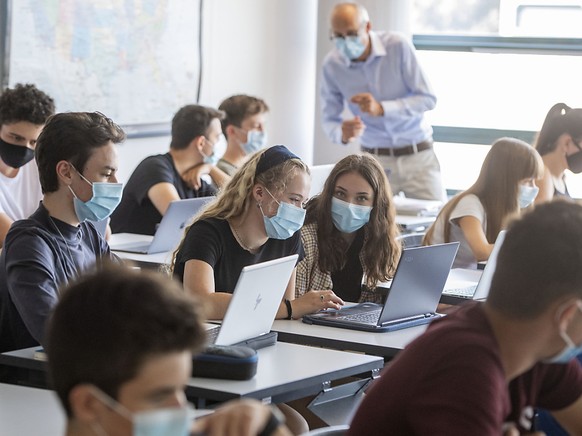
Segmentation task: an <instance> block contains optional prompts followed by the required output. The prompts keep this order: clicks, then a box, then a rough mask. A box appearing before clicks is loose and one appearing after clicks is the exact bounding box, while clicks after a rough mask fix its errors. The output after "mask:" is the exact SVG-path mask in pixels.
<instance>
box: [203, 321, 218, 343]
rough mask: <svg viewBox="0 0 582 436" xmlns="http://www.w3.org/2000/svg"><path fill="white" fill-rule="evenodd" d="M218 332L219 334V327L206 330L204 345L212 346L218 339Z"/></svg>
mask: <svg viewBox="0 0 582 436" xmlns="http://www.w3.org/2000/svg"><path fill="white" fill-rule="evenodd" d="M218 332H220V326H218V327H215V328H211V329H208V330H206V343H207V344H209V345H210V344H214V343H215V342H216V338H217V337H218Z"/></svg>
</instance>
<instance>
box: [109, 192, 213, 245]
mask: <svg viewBox="0 0 582 436" xmlns="http://www.w3.org/2000/svg"><path fill="white" fill-rule="evenodd" d="M214 198H215V197H200V198H186V199H183V200H175V201H172V202H171V203H170V205H169V206H168V210H166V213H165V215H164V216H163V217H162V221H160V223H159V224H158V227H157V229H156V233H155V234H154V238H153V239H152V240H151V241H150V242H143V241H142V242H128V243H121V244H110V245H111V249H112V250H114V251H125V252H128V253H139V254H155V253H164V252H166V251H170V250H172V249H174V248H176V246H177V245H178V244H179V243H180V240H181V238H182V234H183V232H184V227H186V226H187V225H188V223H189V221H190V220H191V219H192V218H193V217H194V215H196V214H197V213H198V212H199V211H200V209H202V207H203V206H204V205H206V204H207V203H209V202H210V201H212V200H213V199H214Z"/></svg>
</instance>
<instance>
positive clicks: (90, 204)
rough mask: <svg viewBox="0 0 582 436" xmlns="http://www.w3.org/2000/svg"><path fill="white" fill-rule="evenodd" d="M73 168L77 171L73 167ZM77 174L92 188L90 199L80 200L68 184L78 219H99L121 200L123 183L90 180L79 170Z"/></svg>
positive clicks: (81, 220)
mask: <svg viewBox="0 0 582 436" xmlns="http://www.w3.org/2000/svg"><path fill="white" fill-rule="evenodd" d="M71 166H72V165H71ZM73 169H74V170H75V171H77V169H76V168H75V167H73ZM77 174H79V176H80V177H81V178H82V179H83V180H84V181H85V182H87V183H88V184H89V185H91V187H92V188H93V196H92V197H91V199H90V200H88V201H82V200H80V199H79V198H78V197H77V195H76V194H75V192H74V191H73V189H72V188H71V187H70V186H69V190H70V191H71V193H72V194H73V197H75V198H73V205H74V206H75V213H76V214H77V218H78V219H79V221H80V222H83V221H86V220H89V221H101V220H103V219H105V218H107V217H108V216H109V215H111V214H112V213H113V211H114V210H115V208H116V207H117V206H118V205H119V203H120V202H121V195H122V194H123V183H103V182H90V181H89V180H87V179H86V178H85V177H84V176H83V174H81V173H80V172H79V171H77Z"/></svg>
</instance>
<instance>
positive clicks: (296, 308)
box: [292, 290, 345, 318]
mask: <svg viewBox="0 0 582 436" xmlns="http://www.w3.org/2000/svg"><path fill="white" fill-rule="evenodd" d="M344 304H345V303H344V300H342V299H341V298H340V297H338V296H337V295H335V294H334V293H333V291H331V290H328V291H309V292H306V293H305V294H303V295H302V296H301V297H299V298H296V299H295V300H293V301H292V305H293V317H294V318H300V317H302V316H303V315H307V314H308V313H314V312H317V311H319V310H325V309H341V307H342V306H343V305H344Z"/></svg>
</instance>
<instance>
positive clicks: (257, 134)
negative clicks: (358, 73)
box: [241, 130, 267, 154]
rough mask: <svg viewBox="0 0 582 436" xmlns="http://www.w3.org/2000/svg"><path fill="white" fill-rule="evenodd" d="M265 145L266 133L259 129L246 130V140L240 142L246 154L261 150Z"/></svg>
mask: <svg viewBox="0 0 582 436" xmlns="http://www.w3.org/2000/svg"><path fill="white" fill-rule="evenodd" d="M266 145H267V133H266V132H261V131H260V130H249V131H248V132H247V142H245V143H244V144H241V147H242V149H243V150H244V152H245V153H246V154H253V153H255V152H257V151H259V150H262V149H263V148H265V146H266Z"/></svg>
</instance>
